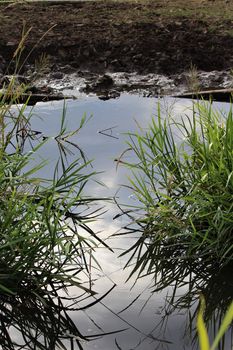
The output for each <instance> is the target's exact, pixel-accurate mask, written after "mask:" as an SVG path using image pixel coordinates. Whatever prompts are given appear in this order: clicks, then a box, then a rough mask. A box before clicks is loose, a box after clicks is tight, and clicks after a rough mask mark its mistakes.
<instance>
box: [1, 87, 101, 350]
mask: <svg viewBox="0 0 233 350" xmlns="http://www.w3.org/2000/svg"><path fill="white" fill-rule="evenodd" d="M9 89H10V87H8V89H6V90H4V91H3V92H2V95H1V102H0V197H1V200H0V312H1V325H0V338H1V345H2V346H3V348H4V349H18V348H20V349H21V348H23V346H24V348H26V347H27V348H28V349H29V348H30V349H35V347H36V348H38V349H56V348H57V346H59V348H64V349H65V346H64V344H63V343H62V341H63V340H66V341H69V342H70V344H71V345H70V346H71V348H74V344H76V345H78V348H80V349H81V348H82V346H81V343H80V341H81V340H82V339H85V340H87V339H88V337H85V336H83V335H82V334H81V333H80V332H79V331H78V328H77V325H75V324H74V322H73V321H72V319H71V317H70V313H69V312H73V311H78V310H79V307H78V304H77V303H78V301H79V296H80V295H81V296H82V299H83V300H88V298H89V297H90V296H92V295H93V294H94V292H93V290H92V283H91V281H90V278H89V276H90V268H91V267H90V261H89V258H88V257H90V260H91V261H94V258H93V251H94V249H95V248H96V247H97V245H98V244H101V243H102V244H103V245H104V246H106V244H105V243H104V242H102V241H101V239H100V238H99V237H98V236H97V235H96V234H95V232H94V231H93V230H92V229H91V227H90V226H89V224H88V223H89V222H90V221H93V220H95V219H96V217H97V216H98V215H99V211H98V210H99V209H98V206H97V207H96V206H95V207H92V204H93V203H94V202H96V201H98V200H99V199H98V198H93V197H88V196H85V193H84V191H85V188H86V185H87V183H89V180H90V179H92V178H93V176H94V174H95V173H94V171H93V170H92V168H91V167H90V166H89V163H88V162H87V161H86V159H85V156H84V152H83V151H82V150H81V149H80V148H79V146H78V145H77V144H76V143H74V142H73V141H72V139H71V140H70V137H72V136H73V135H74V134H76V133H78V132H79V131H80V129H81V128H82V127H83V125H84V123H85V118H82V119H81V121H80V125H79V126H78V128H77V130H75V131H72V132H68V131H67V130H66V127H65V108H64V110H63V115H62V117H61V129H60V131H59V133H58V135H56V136H54V135H53V136H52V137H51V138H50V137H48V136H47V135H43V134H42V133H41V132H40V131H38V130H33V129H32V128H31V118H32V117H33V114H32V112H31V113H29V116H27V105H26V104H24V105H20V106H19V105H18V107H17V108H16V107H15V105H14V110H13V104H15V103H16V102H17V98H16V96H15V95H14V92H12V91H9ZM10 93H12V99H10V100H9V94H10ZM5 94H7V101H8V103H6V95H5ZM49 142H57V144H58V148H59V151H60V160H59V161H58V162H57V164H56V166H55V167H54V172H53V176H51V177H49V178H46V176H43V175H41V174H45V173H46V172H45V170H44V166H45V165H46V161H44V160H41V157H40V155H39V154H38V152H39V150H40V148H41V147H46V144H47V143H49ZM72 147H73V148H74V150H75V154H76V156H75V158H74V160H73V161H72V162H69V160H68V157H67V156H68V155H69V154H70V152H72ZM47 166H48V164H47ZM69 287H75V289H76V291H77V293H76V297H72V298H71V297H69V294H68V291H69ZM72 294H74V293H72ZM90 303H93V300H92V301H91V302H90ZM88 304H89V303H88V301H87V302H86V303H82V309H85V308H86V307H88ZM32 316H33V317H32ZM13 328H14V329H16V330H17V332H20V333H21V338H20V342H19V343H16V342H15V341H13V339H12V334H13V335H14V332H10V329H13ZM23 344H24V345H23ZM62 344H63V345H62Z"/></svg>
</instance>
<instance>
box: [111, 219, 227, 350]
mask: <svg viewBox="0 0 233 350" xmlns="http://www.w3.org/2000/svg"><path fill="white" fill-rule="evenodd" d="M127 215H128V216H130V219H131V222H134V223H135V220H133V219H135V218H134V214H132V216H131V215H130V213H129V212H128V213H127ZM147 230H148V227H147V225H143V224H138V225H136V226H135V224H130V225H129V226H126V227H125V232H124V233H123V235H124V234H126V235H127V234H132V233H137V234H138V237H139V238H138V240H137V242H136V243H135V244H134V245H133V246H132V247H130V248H129V249H128V251H127V252H124V253H123V254H121V255H127V254H129V259H128V262H127V266H129V267H130V269H131V274H130V276H129V278H130V279H132V280H133V281H134V283H135V284H136V283H137V281H138V280H139V279H141V278H144V277H148V276H150V277H151V280H152V285H151V290H152V294H158V295H159V293H161V292H162V291H164V290H166V289H167V290H168V292H167V295H166V298H165V303H164V307H163V309H162V310H160V311H159V313H160V315H161V321H160V322H159V324H157V325H156V326H155V328H154V329H153V330H152V331H151V333H152V334H153V332H155V331H156V332H157V334H158V333H159V334H160V336H162V337H164V338H165V339H166V331H167V324H168V321H169V319H170V318H172V317H174V316H175V317H176V316H177V315H179V314H182V315H186V317H185V318H186V326H185V334H184V338H185V337H187V336H188V337H190V339H191V344H192V345H191V347H190V346H187V347H186V346H185V345H183V347H181V348H182V349H199V347H198V338H197V326H196V316H197V313H198V310H199V300H200V295H203V296H204V298H205V300H206V309H205V314H204V321H205V324H206V327H207V330H208V334H209V337H210V342H211V343H212V341H213V339H214V338H215V336H216V334H217V332H218V330H219V328H220V325H221V323H222V321H223V318H224V316H225V314H226V311H227V309H228V308H229V306H230V304H231V302H232V300H233V280H232V271H233V263H228V264H227V265H224V266H223V265H222V264H221V263H220V262H219V261H216V260H213V259H212V258H211V257H209V256H203V257H201V255H200V256H198V255H197V256H193V257H192V258H187V257H188V256H189V254H188V245H187V246H186V245H185V243H184V242H183V241H179V239H177V240H176V241H173V242H172V244H171V241H169V240H168V239H164V240H163V241H160V242H158V243H155V241H152V240H150V239H149V238H145V237H146V236H147ZM117 235H122V233H118V234H117ZM145 305H146V303H145ZM131 306H132V305H131ZM173 322H176V321H173ZM232 331H233V329H232V327H230V329H229V330H228V332H227V333H226V334H225V336H223V338H222V340H221V341H220V344H219V346H218V349H219V350H220V349H221V350H226V349H231V348H232V345H233V332H232ZM181 346H182V345H181ZM157 348H158V349H169V350H170V349H173V347H172V345H169V344H168V345H167V344H166V343H160V344H159V345H158V347H156V349H157ZM135 349H136V348H135Z"/></svg>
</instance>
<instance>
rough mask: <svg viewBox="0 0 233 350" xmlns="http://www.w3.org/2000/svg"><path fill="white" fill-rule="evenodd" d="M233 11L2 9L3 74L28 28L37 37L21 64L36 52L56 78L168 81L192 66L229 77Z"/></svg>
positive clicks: (55, 5) (98, 5)
mask: <svg viewBox="0 0 233 350" xmlns="http://www.w3.org/2000/svg"><path fill="white" fill-rule="evenodd" d="M232 3H233V1H231V0H230V1H228V3H227V2H225V1H221V0H215V1H207V0H206V1H205V0H201V1H199V0H189V1H188V2H187V1H186V0H185V1H184V0H178V1H175V0H171V1H169V0H158V1H153V0H151V1H149V2H147V1H127V2H121V1H88V2H79V1H75V2H57V1H50V2H47V1H44V2H19V3H18V2H16V3H4V2H3V3H1V4H0V69H2V70H3V69H5V67H6V66H7V65H8V64H9V62H10V60H11V58H12V57H13V55H14V52H15V50H16V48H17V46H18V44H19V42H20V40H21V35H22V30H23V27H24V31H25V32H26V31H27V30H28V29H30V33H28V36H27V38H26V41H25V43H23V46H25V48H24V51H23V53H22V54H21V58H20V60H21V62H23V61H24V59H25V57H26V56H27V54H28V53H29V52H30V51H31V50H32V53H31V54H30V57H29V58H28V59H27V63H35V61H37V63H36V64H37V65H38V64H39V63H38V62H40V63H43V64H47V65H50V68H52V69H53V71H56V70H58V69H59V66H65V65H69V66H71V67H72V68H74V69H76V70H77V69H78V70H85V69H88V70H90V71H91V72H98V73H103V72H105V71H109V72H119V71H125V72H138V73H140V74H141V73H161V74H168V75H169V74H175V73H180V72H183V71H185V70H186V71H187V70H189V69H190V67H191V65H195V66H196V68H197V69H199V70H204V71H211V70H224V69H228V68H231V67H233V4H232ZM46 31H48V32H47V33H46ZM45 33H46V34H45ZM16 61H17V59H16V58H14V62H16ZM11 67H12V66H11ZM12 69H13V68H12Z"/></svg>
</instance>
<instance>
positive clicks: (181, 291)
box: [32, 94, 232, 350]
mask: <svg viewBox="0 0 233 350" xmlns="http://www.w3.org/2000/svg"><path fill="white" fill-rule="evenodd" d="M157 102H158V100H157V99H155V98H143V97H140V96H137V95H128V94H122V95H121V96H120V98H119V99H117V100H108V101H101V100H99V99H98V98H97V97H87V96H83V97H82V98H79V99H78V100H75V101H67V111H66V121H67V125H68V129H69V130H75V129H77V126H78V125H79V123H80V120H81V118H82V116H83V115H84V114H86V115H87V118H88V117H91V118H90V120H89V121H88V123H87V124H86V126H85V127H84V128H83V129H82V130H81V131H80V132H79V133H78V135H76V136H75V137H74V138H73V139H74V141H75V142H76V143H77V144H78V146H79V147H80V149H82V150H83V151H84V153H85V156H86V158H87V159H89V160H92V159H93V161H92V166H93V170H94V171H96V172H100V173H99V174H98V175H97V178H98V180H99V181H101V182H102V183H103V184H104V185H105V186H101V185H99V184H98V183H96V182H94V181H93V182H90V183H89V184H88V186H87V188H86V194H90V195H92V196H107V197H113V196H116V197H117V201H118V203H120V204H124V205H130V206H135V205H137V204H138V203H137V201H136V199H135V198H134V197H133V196H132V195H131V193H130V191H129V190H128V189H127V188H124V187H122V184H127V181H128V180H127V176H128V172H127V170H126V169H125V168H123V167H121V166H117V164H116V161H115V159H116V158H118V157H119V156H120V155H121V154H122V152H123V151H124V150H125V149H126V147H127V146H126V143H125V142H126V140H127V135H126V133H127V132H128V131H135V130H136V129H137V127H138V125H140V127H141V128H142V129H145V130H146V128H147V126H148V123H149V122H150V119H151V116H156V111H157ZM161 105H162V110H163V111H164V114H168V113H171V111H172V113H173V116H174V115H175V116H176V118H180V115H181V114H182V113H186V114H188V113H190V114H191V106H192V102H191V101H190V100H178V99H169V98H166V99H163V100H161ZM216 106H217V107H218V108H222V109H223V110H226V109H227V108H229V106H228V105H227V104H219V103H216ZM62 109H63V102H61V101H56V102H53V103H39V104H37V105H36V106H35V107H34V109H33V113H34V114H35V118H33V119H32V129H34V130H40V131H42V132H43V133H44V134H45V135H47V136H55V135H57V133H58V131H59V129H60V120H61V114H62ZM176 137H177V142H179V140H180V135H176ZM40 155H41V157H42V158H45V159H48V160H49V165H48V166H47V167H46V172H47V174H46V176H50V175H51V174H53V167H54V165H55V164H56V161H57V159H58V157H59V153H58V150H57V146H56V143H55V142H53V140H51V141H49V143H48V144H47V145H46V146H43V147H42V148H41V150H40ZM74 157H80V153H79V150H78V149H77V154H75V155H74ZM129 157H130V155H129ZM71 158H72V157H71ZM43 175H44V176H45V174H44V173H43ZM105 206H106V208H107V209H108V211H107V212H106V213H104V214H103V217H102V218H100V219H98V220H97V221H95V222H94V223H92V226H91V227H92V228H93V230H94V231H95V232H99V235H100V236H101V238H102V239H103V238H107V237H110V236H111V235H113V234H114V233H116V232H119V231H121V230H122V227H123V226H125V225H126V224H127V223H128V219H127V217H124V216H120V217H119V218H118V219H115V220H113V218H114V217H115V216H116V215H117V214H119V213H120V211H119V209H118V208H117V207H116V205H114V204H111V203H106V204H105ZM136 235H137V232H134V233H132V234H131V235H127V236H119V237H117V236H116V237H111V238H108V240H107V243H108V245H109V246H110V247H112V248H113V249H114V253H112V252H110V251H108V250H107V249H106V248H101V247H99V248H97V249H96V254H95V257H96V258H97V260H98V261H99V263H100V265H101V266H102V271H100V270H98V269H93V271H92V278H93V279H94V280H95V282H94V286H93V288H94V290H95V291H97V292H98V296H101V295H103V294H104V293H106V292H107V290H108V289H110V288H112V287H113V286H114V285H116V286H115V288H114V289H113V290H112V292H111V293H110V294H109V295H107V296H106V297H105V298H104V299H103V300H102V301H101V302H99V303H97V304H96V305H94V306H93V307H91V308H90V309H88V310H86V311H85V312H78V313H73V314H72V313H71V316H72V319H73V321H74V322H75V323H76V324H77V325H78V328H79V329H80V331H81V332H82V333H83V334H87V335H93V334H99V333H101V332H102V331H103V332H112V331H116V330H123V329H124V331H122V332H121V333H116V334H113V335H108V336H104V337H100V338H97V339H95V340H93V341H91V342H89V343H88V342H87V343H83V348H84V349H86V350H93V349H101V350H113V349H122V350H129V349H138V350H152V349H168V350H180V349H181V348H182V349H186V350H191V349H194V348H195V346H196V345H195V341H194V340H193V338H192V337H193V336H194V334H195V332H194V330H195V327H196V326H195V321H194V322H193V323H192V324H191V326H190V325H189V317H190V316H192V315H193V313H194V312H195V310H196V307H197V300H198V293H199V291H200V290H198V288H197V286H196V285H193V289H192V290H191V291H190V292H191V293H190V294H187V296H186V299H184V300H182V295H185V293H186V292H187V291H188V289H189V288H190V284H189V275H187V277H185V278H184V275H183V276H182V275H181V276H179V278H181V281H182V282H183V283H181V284H183V285H182V286H181V285H180V288H178V290H177V297H176V298H175V300H178V297H179V298H181V302H180V304H179V306H180V308H179V309H178V310H177V311H174V310H172V309H173V307H172V305H169V303H167V302H166V300H169V296H171V295H172V292H173V287H172V286H170V287H167V288H164V290H161V291H160V292H157V293H153V287H152V283H151V277H147V278H143V279H140V280H139V281H138V282H137V283H136V284H135V285H134V282H135V281H134V278H133V277H132V278H131V279H130V280H129V281H128V282H126V280H127V277H128V276H129V273H130V269H126V270H124V269H123V268H124V265H125V262H126V258H119V257H118V255H119V254H120V253H121V252H122V251H123V250H124V249H127V247H129V246H130V245H132V244H133V242H134V240H135V236H136ZM205 273H206V274H203V276H208V280H211V278H212V276H211V271H208V270H206V271H205ZM203 276H202V275H201V273H200V276H197V282H198V283H199V286H200V288H205V285H206V283H207V280H206V281H205V280H204V279H203ZM182 279H183V280H182ZM174 283H175V281H174ZM198 283H197V284H198ZM213 285H214V284H213ZM217 287H218V285H217ZM220 287H222V286H220V285H219V288H220ZM231 287H232V286H231ZM215 288H216V285H215ZM227 288H228V287H227ZM70 293H71V294H72V295H75V293H77V289H76V288H72V289H71V290H70ZM222 294H223V295H224V293H222ZM191 295H192V297H190V298H191V300H189V297H188V296H191ZM213 300H214V299H213ZM213 300H212V302H213V304H214V301H213ZM207 302H208V301H207ZM130 304H132V305H130ZM186 304H187V305H188V306H189V307H190V308H188V309H186V308H185V306H186ZM219 305H221V304H216V305H214V306H213V308H214V312H213V314H214V313H215V311H216V310H218V309H219ZM191 306H192V307H191ZM215 308H216V310H215ZM216 313H217V311H216ZM169 314H170V315H169ZM215 322H216V324H217V325H218V321H217V320H215ZM96 325H98V326H96ZM189 327H190V328H189ZM190 329H191V330H192V332H191V335H190ZM211 332H212V331H211V328H210V334H211ZM212 335H213V334H212ZM225 346H226V347H225V349H230V338H228V339H227V340H226V343H225ZM67 349H69V348H67ZM70 349H71V348H70Z"/></svg>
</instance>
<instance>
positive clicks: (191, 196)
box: [123, 101, 233, 276]
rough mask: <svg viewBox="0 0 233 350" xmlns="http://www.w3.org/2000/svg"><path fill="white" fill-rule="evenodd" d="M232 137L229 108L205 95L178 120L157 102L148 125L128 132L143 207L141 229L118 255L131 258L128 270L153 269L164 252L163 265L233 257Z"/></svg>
mask: <svg viewBox="0 0 233 350" xmlns="http://www.w3.org/2000/svg"><path fill="white" fill-rule="evenodd" d="M232 135H233V116H232V108H230V110H229V112H228V113H227V115H224V114H223V113H221V112H219V111H217V110H215V109H214V108H213V106H212V105H211V103H204V102H203V101H201V102H199V103H194V104H193V110H192V116H191V117H189V116H186V115H185V116H183V117H181V118H180V119H177V120H175V119H174V118H172V117H171V116H170V117H167V118H166V117H165V118H164V119H163V118H162V115H161V111H160V105H158V116H157V118H153V119H152V122H151V124H150V126H149V129H148V131H147V132H139V133H134V134H129V141H128V146H129V148H130V149H131V151H132V152H133V153H134V155H135V156H136V161H135V162H134V163H128V166H129V167H130V168H131V170H132V176H131V179H130V183H131V188H132V190H133V191H134V193H135V194H136V196H137V197H138V199H139V201H140V203H141V208H142V209H143V211H144V214H143V215H142V217H141V218H139V219H138V220H137V221H138V223H140V225H142V226H143V230H142V234H141V235H140V237H139V239H138V240H137V242H136V243H135V244H134V245H133V246H132V247H130V248H129V249H128V251H127V252H124V253H123V254H128V253H130V254H131V256H130V258H129V261H128V265H129V264H130V263H131V262H132V260H133V259H134V258H136V262H135V264H134V267H133V270H132V273H134V272H137V273H138V275H139V276H142V275H144V274H150V273H151V274H155V275H156V268H157V264H158V257H159V256H160V257H161V254H160V253H161V250H163V253H165V252H166V251H167V254H164V255H163V257H162V259H163V260H164V259H165V260H166V261H167V264H171V263H173V264H174V263H175V261H179V260H181V259H185V260H188V259H189V260H192V261H199V259H205V262H206V264H210V263H211V262H213V261H218V262H219V264H220V265H219V267H221V266H224V265H227V264H228V263H229V262H230V261H232V259H233V241H232V222H233V204H232V198H233V136H232ZM174 248H176V255H175V256H174V254H173V253H172V256H171V255H169V252H170V251H172V252H174ZM160 261H161V260H160ZM173 266H174V265H173Z"/></svg>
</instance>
